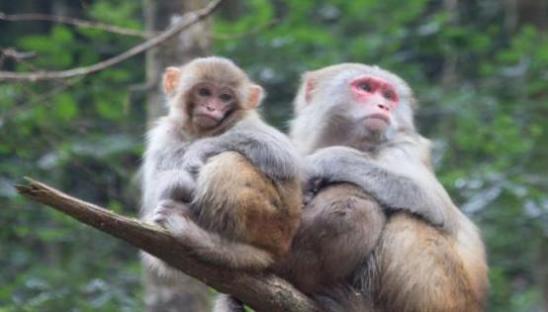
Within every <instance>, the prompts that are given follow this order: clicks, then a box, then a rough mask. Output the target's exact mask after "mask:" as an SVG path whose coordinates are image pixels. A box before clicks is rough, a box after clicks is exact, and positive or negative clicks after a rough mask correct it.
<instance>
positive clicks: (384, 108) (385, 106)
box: [377, 103, 390, 112]
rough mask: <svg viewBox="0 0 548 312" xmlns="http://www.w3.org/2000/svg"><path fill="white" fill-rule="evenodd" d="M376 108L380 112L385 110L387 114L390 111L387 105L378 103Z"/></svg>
mask: <svg viewBox="0 0 548 312" xmlns="http://www.w3.org/2000/svg"><path fill="white" fill-rule="evenodd" d="M377 107H378V108H380V109H382V110H385V111H387V112H388V111H390V107H389V106H388V105H384V104H381V103H379V104H377Z"/></svg>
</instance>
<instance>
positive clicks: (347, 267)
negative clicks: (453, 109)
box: [288, 64, 487, 312]
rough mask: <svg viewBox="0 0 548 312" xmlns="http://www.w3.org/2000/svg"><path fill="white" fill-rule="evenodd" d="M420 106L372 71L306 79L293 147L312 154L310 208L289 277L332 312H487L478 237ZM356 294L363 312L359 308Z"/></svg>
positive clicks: (398, 84)
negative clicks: (424, 131)
mask: <svg viewBox="0 0 548 312" xmlns="http://www.w3.org/2000/svg"><path fill="white" fill-rule="evenodd" d="M415 105H416V104H415V99H414V96H413V93H412V91H411V89H410V87H409V85H408V84H407V83H406V82H405V81H403V80H402V79H401V78H400V77H398V76H396V75H394V74H393V73H391V72H389V71H386V70H383V69H381V68H379V67H376V66H368V65H364V64H340V65H334V66H329V67H326V68H322V69H319V70H316V71H311V72H308V73H306V74H305V75H304V76H303V82H302V85H301V88H300V90H299V93H298V95H297V97H296V100H295V114H296V117H295V119H294V120H293V122H292V126H291V138H292V140H293V142H294V143H295V146H296V147H297V148H298V149H299V150H300V152H301V153H302V154H303V155H306V158H305V164H306V167H307V174H308V182H307V198H308V203H307V205H306V206H305V208H304V212H303V218H302V221H301V226H300V228H299V230H298V231H297V235H296V236H295V238H294V242H293V245H292V250H291V253H290V261H288V262H289V263H290V264H291V265H290V268H291V269H288V274H289V279H290V280H293V281H294V283H295V284H296V285H297V286H298V287H301V288H304V289H305V291H308V290H310V289H312V291H311V292H312V293H318V292H319V293H321V294H322V295H327V297H328V298H329V297H330V299H329V300H326V301H323V302H324V304H325V306H324V308H325V309H326V310H327V311H440V312H441V311H444V312H445V311H454V312H457V311H481V310H482V308H483V304H484V302H485V297H486V290H487V274H486V273H487V264H486V261H485V252H484V247H483V244H482V241H481V238H480V236H479V234H478V231H477V229H476V227H475V226H474V224H473V223H472V222H471V221H470V220H469V219H468V218H467V217H466V216H465V215H464V214H462V213H461V212H460V210H459V209H458V208H457V207H456V206H455V204H454V203H453V202H452V200H451V198H450V197H449V195H448V194H447V192H446V191H445V189H444V188H443V187H442V186H441V184H440V183H439V182H438V180H437V178H436V176H435V174H434V172H433V170H432V167H431V161H430V143H429V141H428V140H427V139H425V138H423V137H422V136H420V134H418V133H417V131H416V130H415V126H414V122H413V110H414V108H415ZM379 204H380V206H379ZM379 214H381V215H382V216H386V218H381V217H379ZM318 233H321V235H319V234H318ZM318 259H319V260H318ZM303 272H304V273H303ZM306 272H308V275H307V274H306ZM309 272H315V274H316V278H315V279H312V280H311V278H310V277H309V275H310V273H309ZM318 272H321V273H318ZM314 283H315V284H314ZM317 285H321V287H320V288H318V287H317ZM341 286H342V287H341ZM341 288H342V289H344V290H345V291H343V292H341V291H340V289H341ZM348 290H350V291H348ZM352 290H353V291H352ZM341 293H342V294H343V295H342V296H341ZM344 293H346V295H344ZM356 294H358V297H359V295H361V297H362V299H363V300H362V303H363V304H364V305H365V306H366V307H364V305H361V306H356V305H355V304H354V303H355V301H356V299H357V297H356ZM321 297H322V296H320V297H319V298H321ZM349 299H353V300H349ZM352 301H353V302H352Z"/></svg>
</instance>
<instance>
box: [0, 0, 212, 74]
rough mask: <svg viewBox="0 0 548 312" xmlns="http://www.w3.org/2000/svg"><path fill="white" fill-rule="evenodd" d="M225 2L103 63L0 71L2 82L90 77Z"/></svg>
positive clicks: (192, 15) (172, 34) (144, 48)
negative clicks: (47, 69) (58, 69)
mask: <svg viewBox="0 0 548 312" xmlns="http://www.w3.org/2000/svg"><path fill="white" fill-rule="evenodd" d="M222 1H223V0H215V1H213V2H211V3H210V4H208V5H207V6H206V7H205V8H203V9H200V10H197V11H194V12H190V13H188V14H185V16H184V17H183V18H182V19H181V20H180V21H179V22H177V23H175V24H174V25H173V26H171V27H169V28H168V29H167V30H164V31H163V32H161V33H160V34H158V36H156V37H153V38H150V39H148V40H146V41H144V42H142V43H140V44H138V45H136V46H134V47H133V48H131V49H129V50H127V51H125V52H123V53H121V54H118V55H116V56H114V57H112V58H109V59H107V60H104V61H102V62H99V63H96V64H93V65H90V66H83V67H77V68H73V69H68V70H61V71H38V72H30V73H15V72H9V71H0V81H31V82H34V81H40V80H53V79H66V78H70V77H75V76H82V75H89V74H92V73H96V72H98V71H101V70H104V69H106V68H109V67H111V66H113V65H116V64H118V63H121V62H123V61H125V60H127V59H129V58H131V57H133V56H135V55H137V54H140V53H142V52H144V51H147V50H149V49H151V48H153V47H155V46H157V45H160V44H162V43H163V42H165V41H166V40H168V39H170V38H172V37H173V36H175V35H177V34H178V33H180V32H181V31H183V30H185V29H188V28H189V27H190V26H192V25H194V24H196V23H198V22H199V21H201V20H203V19H205V18H206V17H208V16H209V15H210V14H211V13H213V12H214V11H215V10H216V9H217V8H218V7H219V5H220V4H221V2H222Z"/></svg>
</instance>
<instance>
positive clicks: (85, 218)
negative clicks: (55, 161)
mask: <svg viewBox="0 0 548 312" xmlns="http://www.w3.org/2000/svg"><path fill="white" fill-rule="evenodd" d="M26 182H27V183H25V184H24V185H18V186H17V191H18V192H19V193H20V194H21V195H23V196H25V197H27V198H29V199H31V200H33V201H37V202H39V203H43V204H46V205H48V206H50V207H52V208H54V209H56V210H58V211H61V212H63V213H65V214H67V215H69V216H71V217H73V218H75V219H77V220H78V221H80V222H82V223H85V224H88V225H91V226H92V227H95V228H97V229H99V230H101V231H103V232H106V233H109V234H111V235H112V236H115V237H117V238H120V239H122V240H124V241H126V242H128V243H130V244H131V245H133V246H135V247H137V248H140V249H143V250H145V251H146V252H148V253H150V254H152V255H154V256H156V257H158V258H160V259H162V260H164V261H165V262H167V263H169V264H170V265H171V266H173V267H175V268H177V269H179V270H180V271H182V272H183V273H185V274H188V275H190V276H192V277H194V278H197V279H199V280H200V281H202V282H204V283H206V284H207V285H209V286H211V287H213V288H215V289H217V290H219V291H221V292H224V293H229V294H232V295H234V296H236V297H237V298H239V299H240V300H242V301H243V302H244V303H245V304H247V305H249V306H250V307H252V308H253V309H255V310H256V311H287V312H312V311H317V308H316V307H315V305H314V303H313V302H312V301H311V300H310V299H309V298H308V297H306V296H305V295H303V294H302V293H301V292H299V291H298V290H296V289H295V288H294V287H293V286H291V285H290V284H289V283H288V282H286V281H285V280H283V279H281V278H279V277H277V276H275V275H273V274H269V273H249V272H243V271H235V270H227V269H224V268H221V267H216V266H213V265H210V264H205V263H202V262H200V261H198V260H197V259H195V258H194V257H193V256H192V250H191V249H190V248H189V247H188V246H189V245H190V244H189V243H188V242H185V241H181V240H177V239H175V238H174V237H173V236H171V235H170V234H169V233H168V232H167V231H165V230H164V229H162V228H160V227H157V226H153V225H150V224H147V223H144V222H141V221H139V220H137V219H133V218H128V217H124V216H121V215H118V214H116V213H114V212H111V211H108V210H106V209H104V208H102V207H99V206H96V205H93V204H91V203H88V202H85V201H82V200H80V199H77V198H74V197H71V196H69V195H67V194H65V193H63V192H61V191H59V190H56V189H54V188H52V187H50V186H48V185H46V184H43V183H40V182H38V181H35V180H32V179H30V178H26Z"/></svg>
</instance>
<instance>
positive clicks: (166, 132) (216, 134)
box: [141, 57, 302, 278]
mask: <svg viewBox="0 0 548 312" xmlns="http://www.w3.org/2000/svg"><path fill="white" fill-rule="evenodd" d="M162 86H163V91H164V93H165V95H166V97H167V106H168V109H169V110H168V114H167V116H164V117H162V118H160V119H159V120H158V122H157V123H156V125H155V126H154V127H153V128H152V129H151V130H149V132H148V134H147V144H146V150H145V153H144V161H143V166H142V175H143V179H142V188H143V199H142V211H141V216H142V219H143V220H145V221H146V222H150V223H153V224H158V225H160V226H163V227H165V228H166V229H167V230H168V231H169V232H170V233H171V234H172V235H173V236H174V237H175V238H177V239H181V240H184V241H185V242H186V243H187V244H189V245H190V246H191V247H192V248H191V252H193V253H194V255H195V256H196V257H198V258H199V259H200V260H202V261H204V262H207V263H211V264H215V265H219V266H224V267H227V268H232V269H242V270H263V269H265V268H267V267H269V266H270V265H272V264H273V263H274V262H275V261H276V259H278V258H280V257H281V256H282V255H284V254H285V253H286V252H287V251H288V250H289V248H290V244H291V240H292V237H293V235H294V232H295V231H296V229H297V225H298V223H299V220H300V214H301V208H302V191H301V167H302V166H301V164H300V162H301V159H300V156H299V154H298V153H297V151H296V149H295V148H294V147H293V146H292V143H291V142H290V140H289V138H288V137H287V136H285V135H283V134H282V133H281V132H279V131H278V130H276V129H274V128H273V127H271V126H269V125H267V124H266V123H265V122H264V121H262V119H261V117H260V115H259V113H258V112H257V107H258V106H259V105H260V103H261V101H262V98H263V94H264V91H263V88H262V87H260V86H259V85H257V84H256V83H254V82H252V81H251V80H250V79H249V78H248V76H247V75H246V74H245V73H244V71H243V70H242V69H240V68H239V67H238V66H237V65H236V64H234V63H233V62H232V61H230V60H228V59H226V58H222V57H205V58H197V59H194V60H193V61H191V62H189V63H187V64H185V65H183V66H182V67H168V68H167V69H166V70H165V72H164V75H163V82H162ZM143 257H144V261H145V264H147V266H148V267H150V269H151V270H153V271H155V272H157V273H158V274H160V275H163V276H166V277H174V278H177V274H178V273H176V271H175V270H172V269H171V268H169V267H168V266H167V265H164V264H163V262H161V261H160V260H158V259H157V258H155V257H153V256H151V255H149V254H146V253H145V254H144V255H143Z"/></svg>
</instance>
